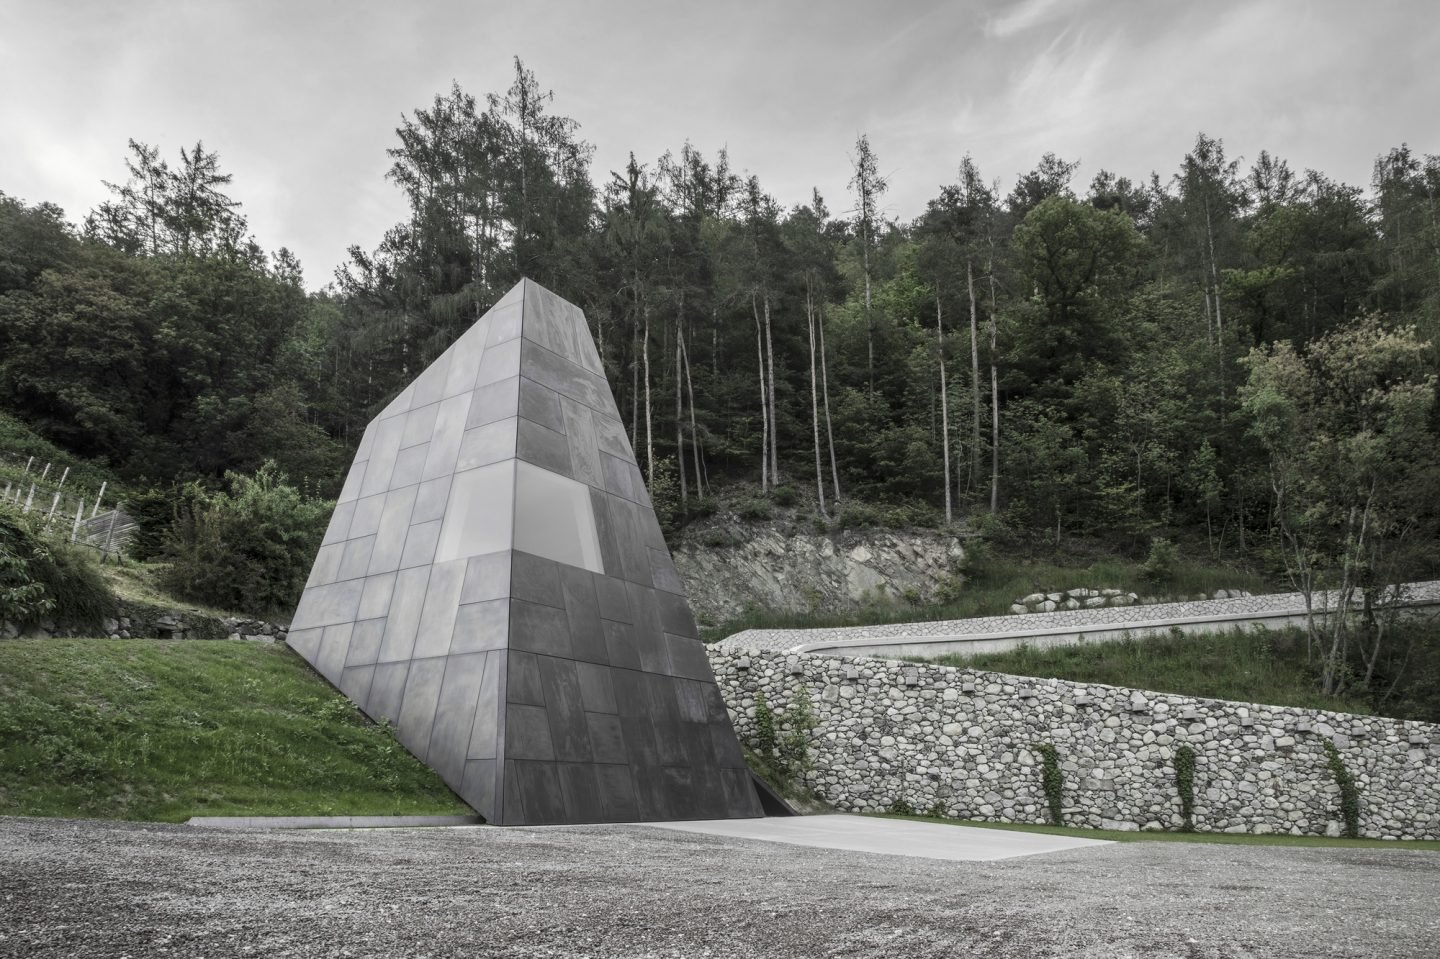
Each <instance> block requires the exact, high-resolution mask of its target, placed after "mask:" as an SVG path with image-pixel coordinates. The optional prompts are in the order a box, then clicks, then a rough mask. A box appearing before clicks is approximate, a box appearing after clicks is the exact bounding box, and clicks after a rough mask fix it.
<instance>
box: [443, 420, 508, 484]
mask: <svg viewBox="0 0 1440 959" xmlns="http://www.w3.org/2000/svg"><path fill="white" fill-rule="evenodd" d="M519 422H520V421H519V420H518V419H516V418H515V417H511V418H510V419H504V420H496V421H495V422H493V423H486V424H485V425H484V426H477V427H475V428H474V429H470V430H466V431H465V435H464V436H463V437H462V438H461V440H460V455H459V457H458V458H457V459H456V461H455V469H456V471H457V472H459V471H461V470H468V469H474V468H475V467H477V466H487V465H489V464H491V463H499V462H500V461H501V460H508V459H514V457H515V429H516V425H517V424H518V423H519Z"/></svg>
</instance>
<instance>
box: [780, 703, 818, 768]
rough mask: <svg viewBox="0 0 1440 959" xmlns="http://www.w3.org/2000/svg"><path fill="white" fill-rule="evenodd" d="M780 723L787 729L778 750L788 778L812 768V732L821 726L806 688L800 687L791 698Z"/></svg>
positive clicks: (781, 715)
mask: <svg viewBox="0 0 1440 959" xmlns="http://www.w3.org/2000/svg"><path fill="white" fill-rule="evenodd" d="M780 723H781V725H782V726H784V727H785V735H784V736H783V737H781V739H780V742H779V744H778V749H779V754H780V762H781V763H782V764H783V765H784V767H785V775H786V776H787V777H788V776H792V775H794V774H795V773H798V772H804V771H805V770H807V769H809V768H810V732H811V730H813V729H814V728H815V727H816V726H817V725H818V724H819V722H818V720H816V718H815V709H814V707H813V705H812V704H811V702H810V693H809V692H808V691H807V690H806V689H805V687H803V686H802V687H800V688H799V689H797V690H796V691H795V695H794V696H792V697H790V705H789V706H787V707H786V708H785V711H784V712H783V713H781V714H780Z"/></svg>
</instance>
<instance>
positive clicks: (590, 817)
mask: <svg viewBox="0 0 1440 959" xmlns="http://www.w3.org/2000/svg"><path fill="white" fill-rule="evenodd" d="M697 635H698V634H697V632H696V629H695V621H694V618H693V617H692V615H691V613H690V610H689V607H688V605H687V604H686V601H685V594H684V589H683V587H682V585H681V582H680V578H679V576H678V575H677V574H676V572H675V566H674V564H673V562H672V561H671V558H670V553H669V550H668V549H667V548H666V546H665V541H664V539H663V538H662V536H661V533H660V527H659V524H658V523H657V522H656V519H655V512H654V510H653V508H652V507H651V504H650V499H649V496H648V494H647V492H646V489H645V484H644V481H643V479H642V477H641V475H640V471H639V469H638V468H637V466H636V462H635V456H634V453H633V452H632V450H631V448H630V443H629V440H628V438H627V437H626V435H625V430H624V428H623V427H622V425H621V421H620V416H619V411H618V410H617V408H616V406H615V400H614V397H613V396H612V394H611V392H610V388H609V384H608V383H607V382H606V380H605V375H604V370H603V368H602V367H601V365H600V359H599V355H598V354H597V352H596V349H595V344H594V341H593V340H592V339H591V337H590V333H589V329H588V327H587V325H586V323H585V318H584V316H583V314H582V313H581V312H580V310H579V309H578V308H576V307H575V306H573V305H572V304H570V303H568V302H566V301H565V300H562V299H560V298H559V297H557V296H555V295H554V294H553V293H550V292H549V291H548V290H545V289H543V288H542V287H540V286H538V285H537V284H535V283H532V282H530V281H528V280H525V281H522V282H521V283H520V284H518V285H517V286H516V287H515V288H514V289H513V290H511V291H510V292H509V293H508V294H507V295H506V296H505V297H504V298H503V299H502V300H501V301H500V302H499V303H497V304H496V305H495V307H494V308H492V309H491V310H490V311H489V312H488V313H487V314H486V315H485V316H484V317H482V318H481V319H480V320H479V321H477V322H476V324H475V325H474V326H473V327H471V328H470V329H469V330H468V331H467V332H466V333H465V334H464V335H462V336H461V337H460V338H459V339H458V340H457V341H456V342H455V343H454V344H453V345H452V346H451V347H450V349H449V350H447V351H446V352H445V354H444V355H442V356H441V357H440V358H439V359H437V360H436V361H435V362H434V363H433V364H431V365H430V367H429V368H427V369H426V370H425V371H424V372H423V373H421V374H420V376H419V377H418V378H417V379H416V380H415V382H414V383H412V384H411V385H410V386H409V387H408V388H406V389H405V391H404V392H402V393H401V394H400V396H398V397H397V398H396V399H395V401H394V402H393V403H391V404H390V406H388V407H387V408H386V409H385V410H384V412H382V413H381V414H380V416H378V417H377V418H376V419H375V420H374V421H373V422H371V423H370V425H369V427H368V428H367V429H366V431H365V436H364V439H363V440H362V441H361V444H360V448H359V451H358V452H357V453H356V456H355V462H354V464H353V465H352V466H351V468H350V473H349V474H348V476H347V478H346V481H345V487H344V490H343V492H342V493H341V496H340V498H339V501H338V504H337V506H336V508H335V514H334V517H333V518H332V520H331V523H330V527H329V530H328V532H327V533H326V536H325V539H324V542H323V544H322V545H321V547H320V551H319V554H318V555H317V557H316V560H315V566H314V569H313V571H312V573H311V576H310V580H309V582H308V584H307V586H306V589H305V593H304V595H303V597H302V599H301V601H300V605H299V607H298V609H297V610H296V613H295V618H294V621H293V623H292V626H291V631H290V634H289V643H290V645H291V646H292V647H294V648H295V650H296V651H297V652H299V653H300V655H302V656H303V657H305V659H306V660H308V661H309V662H310V663H311V664H312V665H314V666H315V668H316V669H317V670H319V671H320V673H321V674H322V675H324V676H325V678H326V679H328V680H329V681H330V682H332V683H334V684H335V685H336V686H338V687H339V688H340V689H341V690H342V691H343V692H344V693H345V694H346V695H347V696H349V697H350V698H351V699H353V700H354V701H355V702H356V703H357V704H359V706H360V708H361V709H363V710H364V711H365V712H366V714H368V715H369V716H370V717H371V718H373V719H375V720H377V721H379V720H381V719H388V720H389V721H390V722H392V723H393V724H394V725H395V728H396V734H397V735H398V737H399V739H400V742H401V743H403V744H404V745H405V747H406V748H407V749H409V750H410V751H411V752H412V753H414V754H415V755H416V756H417V757H419V758H420V759H421V760H422V761H423V762H425V763H427V764H428V765H429V766H430V767H431V768H433V769H434V770H435V771H436V772H437V773H439V774H440V776H441V777H442V778H443V779H444V780H445V782H446V783H448V784H449V785H450V786H451V788H453V789H454V790H455V791H456V792H457V793H459V794H460V796H461V797H462V798H463V799H464V800H465V801H466V802H467V803H469V804H470V805H471V806H473V807H474V808H475V809H476V811H477V812H479V813H480V814H481V815H483V816H484V817H485V818H486V820H487V821H489V822H492V823H498V824H502V825H511V824H536V823H565V822H573V823H579V822H629V821H645V820H667V819H712V818H735V817H752V816H759V815H762V812H761V808H760V803H759V800H758V798H757V796H756V793H755V789H754V786H753V785H752V783H751V780H750V775H749V772H748V770H747V769H746V766H745V762H744V759H743V757H742V756H741V753H740V748H739V744H738V742H737V740H736V738H735V732H734V729H733V727H732V726H731V723H730V718H729V715H728V713H727V712H726V710H725V704H724V702H723V701H722V700H721V698H720V693H719V690H718V688H717V687H716V685H715V678H714V675H713V674H712V673H711V671H710V665H709V661H708V660H707V658H706V656H705V650H704V648H703V646H702V645H701V643H700V641H699V639H698V638H697Z"/></svg>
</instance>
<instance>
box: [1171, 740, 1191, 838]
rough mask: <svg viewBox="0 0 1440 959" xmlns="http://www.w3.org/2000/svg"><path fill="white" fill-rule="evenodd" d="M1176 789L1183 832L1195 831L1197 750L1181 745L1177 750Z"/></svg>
mask: <svg viewBox="0 0 1440 959" xmlns="http://www.w3.org/2000/svg"><path fill="white" fill-rule="evenodd" d="M1175 791H1176V792H1178V793H1179V794H1180V816H1181V818H1182V819H1183V820H1184V823H1183V824H1182V825H1181V826H1180V829H1181V830H1182V831H1183V832H1194V831H1195V750H1193V749H1191V748H1190V747H1189V746H1180V747H1178V748H1176V750H1175Z"/></svg>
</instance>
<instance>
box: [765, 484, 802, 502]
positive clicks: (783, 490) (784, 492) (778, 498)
mask: <svg viewBox="0 0 1440 959" xmlns="http://www.w3.org/2000/svg"><path fill="white" fill-rule="evenodd" d="M771 498H772V499H774V500H775V505H777V506H794V505H795V504H796V503H798V502H800V493H799V492H798V491H797V490H796V489H795V487H793V486H777V487H775V491H774V492H773V493H772V494H771Z"/></svg>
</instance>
